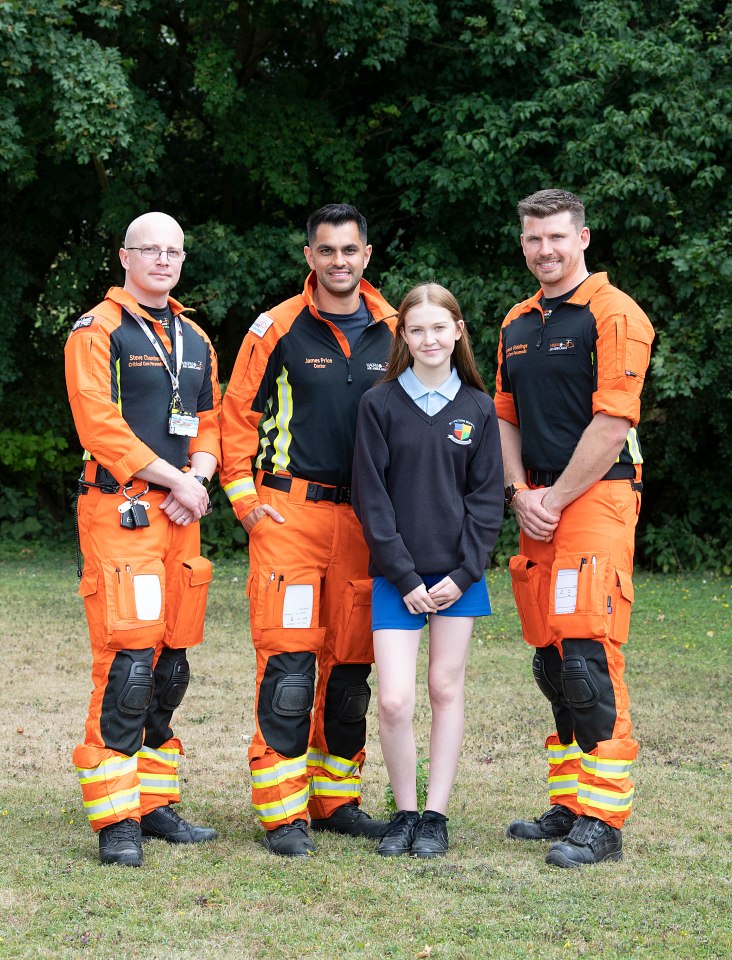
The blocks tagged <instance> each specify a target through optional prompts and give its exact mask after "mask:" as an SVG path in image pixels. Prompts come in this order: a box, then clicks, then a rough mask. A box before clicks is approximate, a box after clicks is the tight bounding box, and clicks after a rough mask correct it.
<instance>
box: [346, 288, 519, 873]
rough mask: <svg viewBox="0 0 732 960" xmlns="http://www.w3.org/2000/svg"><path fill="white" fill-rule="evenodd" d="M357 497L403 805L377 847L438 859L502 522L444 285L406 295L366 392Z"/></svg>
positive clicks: (461, 339)
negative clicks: (470, 656)
mask: <svg viewBox="0 0 732 960" xmlns="http://www.w3.org/2000/svg"><path fill="white" fill-rule="evenodd" d="M352 496H353V505H354V508H355V510H356V514H357V516H358V517H359V519H360V521H361V523H362V525H363V529H364V534H365V537H366V542H367V544H368V546H369V550H370V552H371V560H370V566H369V574H370V575H371V576H373V577H374V589H373V608H372V627H373V631H374V653H375V660H376V670H377V674H378V679H379V731H380V736H381V746H382V750H383V754H384V760H385V762H386V767H387V770H388V772H389V778H390V781H391V786H392V790H393V793H394V799H395V801H396V806H397V813H396V814H395V815H394V816H393V817H392V822H391V825H390V828H389V830H388V832H387V833H386V835H385V836H384V837H383V838H382V840H381V842H380V843H379V846H378V848H377V851H378V853H380V854H381V855H382V856H398V855H400V854H405V853H409V854H411V855H412V856H417V857H435V856H439V855H442V854H445V853H446V852H447V848H448V837H447V817H446V811H447V803H448V799H449V796H450V791H451V789H452V783H453V780H454V778H455V771H456V769H457V763H458V758H459V755H460V749H461V745H462V738H463V726H464V679H465V662H466V658H467V653H468V645H469V643H470V637H471V634H472V630H473V621H474V618H475V617H476V616H483V615H486V614H489V613H490V612H491V610H490V603H489V599H488V590H487V588H486V583H485V569H486V566H487V565H488V561H489V555H490V552H491V550H492V549H493V546H494V544H495V541H496V537H497V536H498V531H499V529H500V526H501V522H502V520H503V466H502V461H501V448H500V440H499V435H498V423H497V420H496V413H495V410H494V407H493V401H492V400H491V399H490V397H489V396H488V394H487V393H486V391H485V386H484V384H483V381H482V379H481V377H480V374H479V373H478V370H477V367H476V365H475V359H474V357H473V351H472V348H471V345H470V338H469V335H468V331H467V329H466V327H465V321H464V320H463V317H462V315H461V312H460V307H459V306H458V303H457V301H456V300H455V297H453V295H452V294H451V293H450V292H449V291H448V290H446V289H445V288H444V287H442V286H440V285H439V284H436V283H423V284H419V285H418V286H416V287H414V288H413V289H412V290H410V291H409V293H408V294H407V295H406V297H405V298H404V300H403V301H402V304H401V306H400V307H399V318H398V323H397V329H396V337H395V340H394V343H393V346H392V350H391V354H390V357H389V364H388V368H387V371H386V375H385V377H384V380H383V381H382V382H381V383H379V384H377V385H376V386H375V387H372V388H371V389H370V390H368V391H367V392H366V393H365V394H364V396H363V398H362V399H361V404H360V407H359V414H358V427H357V431H356V449H355V459H354V470H353V486H352ZM427 622H429V674H428V686H429V696H430V704H431V707H432V727H431V732H430V767H429V788H428V793H427V804H426V808H425V810H424V812H423V813H422V815H421V816H420V814H419V812H418V809H417V785H416V756H417V755H416V746H415V740H414V730H413V726H412V721H413V717H414V705H415V685H416V664H417V650H418V647H419V638H420V632H421V630H422V627H423V626H424V625H425V624H426V623H427Z"/></svg>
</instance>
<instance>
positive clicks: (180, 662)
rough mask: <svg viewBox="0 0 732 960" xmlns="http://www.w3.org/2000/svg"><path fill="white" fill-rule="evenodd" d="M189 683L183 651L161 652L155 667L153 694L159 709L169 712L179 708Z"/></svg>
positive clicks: (189, 672) (189, 671)
mask: <svg viewBox="0 0 732 960" xmlns="http://www.w3.org/2000/svg"><path fill="white" fill-rule="evenodd" d="M190 682H191V668H190V666H189V665H188V660H187V658H186V652H185V650H171V649H169V648H166V649H165V650H163V652H162V653H161V654H160V657H159V658H158V662H157V664H156V665H155V694H156V697H157V700H158V703H159V704H160V707H161V708H162V709H163V710H170V711H173V710H175V708H176V707H179V706H180V705H181V701H182V700H183V697H184V696H185V695H186V690H187V689H188V684H189V683H190Z"/></svg>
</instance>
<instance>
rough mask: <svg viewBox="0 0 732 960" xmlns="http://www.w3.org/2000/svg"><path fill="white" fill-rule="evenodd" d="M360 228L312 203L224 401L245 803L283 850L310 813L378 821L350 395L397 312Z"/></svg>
mask: <svg viewBox="0 0 732 960" xmlns="http://www.w3.org/2000/svg"><path fill="white" fill-rule="evenodd" d="M366 240H367V237H366V221H365V220H364V218H363V216H362V215H361V214H360V213H359V212H358V210H356V208H355V207H352V206H349V205H347V204H329V205H328V206H325V207H322V208H321V209H320V210H317V211H316V212H315V213H313V215H312V216H311V217H310V219H309V220H308V246H306V247H305V249H304V253H305V259H306V260H307V263H308V265H309V266H310V268H311V273H310V274H309V275H308V277H307V279H306V281H305V288H304V290H303V292H302V293H301V294H299V295H297V296H295V297H292V298H291V299H290V300H286V301H285V302H284V303H281V304H279V305H278V306H276V307H274V308H273V309H271V310H268V311H267V312H266V313H263V314H261V315H260V316H259V317H257V319H256V320H255V321H254V323H253V324H252V325H251V327H250V328H249V331H248V332H247V334H246V336H245V337H244V342H243V343H242V346H241V349H240V351H239V356H238V358H237V361H236V365H235V367H234V372H233V373H232V376H231V380H230V381H229V386H228V389H227V391H226V396H225V402H224V410H223V413H222V443H223V458H224V465H223V468H222V474H221V483H222V485H223V488H224V490H225V492H226V494H227V496H228V497H229V500H230V501H231V505H232V507H233V509H234V512H235V514H236V516H237V518H238V519H239V520H240V521H241V523H242V525H243V527H244V529H245V530H246V531H247V533H248V534H249V558H250V573H249V580H248V583H247V595H248V596H249V603H250V619H251V629H252V640H253V643H254V647H255V650H256V655H257V691H256V702H255V720H256V728H255V734H254V737H253V738H252V743H251V746H250V748H249V765H250V769H251V774H252V805H253V807H254V810H255V812H256V814H257V816H258V817H259V820H260V822H261V824H262V826H263V827H264V829H265V839H264V843H265V846H266V847H267V849H268V850H269V851H271V852H272V853H274V854H278V855H280V856H290V857H307V856H309V855H311V854H313V853H314V852H315V847H314V844H313V842H312V840H311V838H310V836H309V835H308V831H307V816H308V813H309V815H310V817H311V826H312V827H313V828H314V829H316V830H331V831H335V832H337V833H344V834H350V835H353V836H368V837H380V836H381V835H382V834H383V832H384V830H385V829H386V826H387V825H386V824H385V823H384V822H383V821H377V820H372V819H371V818H370V817H368V816H367V815H366V814H365V813H364V812H363V811H362V810H361V807H360V802H361V769H362V767H363V762H364V758H365V755H366V754H365V749H364V745H365V741H366V710H367V707H368V703H369V698H370V694H371V691H370V689H369V686H368V683H367V678H368V676H369V674H370V672H371V663H372V662H373V645H372V641H371V622H370V603H371V580H370V579H369V577H368V572H367V570H368V549H367V547H366V544H365V542H364V539H363V534H362V532H361V527H360V525H359V523H358V520H357V519H356V517H355V514H354V512H353V509H352V507H351V495H350V483H351V463H352V460H353V448H354V441H355V432H356V415H357V411H358V404H359V400H360V399H361V396H362V394H363V393H364V392H365V391H366V390H367V389H368V388H369V387H371V386H372V385H373V384H374V382H375V381H376V380H377V379H379V377H380V376H381V375H382V374H383V373H384V371H385V370H386V358H387V355H388V353H389V347H390V344H391V340H392V336H393V328H394V325H395V322H396V317H395V311H394V309H393V308H392V307H390V306H389V304H388V303H387V302H386V301H385V300H384V299H383V297H382V296H381V295H380V294H379V293H378V292H377V291H376V290H375V289H374V288H373V287H372V286H371V285H370V284H369V283H367V282H366V281H365V280H364V279H363V272H364V270H365V268H366V266H367V265H368V262H369V258H370V256H371V246H370V245H368V244H367V243H366ZM316 661H317V666H318V684H317V691H316V689H315V666H316Z"/></svg>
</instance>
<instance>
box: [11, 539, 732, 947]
mask: <svg viewBox="0 0 732 960" xmlns="http://www.w3.org/2000/svg"><path fill="white" fill-rule="evenodd" d="M0 577H1V581H2V586H1V588H0V617H1V620H0V626H1V629H2V651H3V655H2V670H1V671H0V699H1V700H2V703H3V704H4V707H5V709H4V711H3V724H2V729H1V730H0V750H1V751H2V753H1V756H2V763H1V764H0V771H1V779H0V782H1V784H2V786H1V787H0V814H2V815H1V816H0V857H1V860H2V865H3V870H2V876H0V956H3V957H13V958H31V957H33V958H47V957H48V958H59V960H66V958H76V957H84V956H88V957H95V958H97V957H99V958H120V957H122V958H125V960H138V958H140V960H142V958H144V960H158V958H160V960H171V958H173V960H189V958H191V960H198V958H213V960H228V958H239V960H265V958H266V960H291V958H298V957H307V958H311V957H313V958H314V957H333V958H338V960H356V958H381V957H385V958H405V960H406V958H413V957H417V956H418V954H420V952H424V951H423V948H424V947H425V945H427V946H429V947H431V951H430V952H429V956H430V957H431V958H432V960H474V958H483V957H495V958H499V960H504V958H505V960H514V958H516V960H518V958H521V960H524V958H536V960H539V958H541V960H560V958H561V960H564V958H568V957H576V956H580V957H588V958H590V957H592V958H593V960H595V958H597V957H602V958H609V960H625V958H653V960H655V958H667V957H668V958H670V957H674V958H678V960H686V958H720V960H721V958H726V957H728V956H730V955H732V921H731V919H730V902H731V897H730V873H731V870H730V867H731V861H732V856H731V853H730V851H731V849H732V845H731V844H730V840H731V839H732V837H731V836H730V823H731V822H732V788H731V786H730V771H732V734H731V732H730V704H731V703H732V696H731V695H730V688H729V680H730V672H731V671H730V659H731V658H730V643H729V641H730V638H731V637H732V630H730V625H731V620H730V604H732V583H730V581H729V579H727V580H723V579H716V578H713V577H707V578H704V577H697V576H694V577H689V578H688V579H685V580H680V579H676V578H671V577H665V578H662V577H653V578H651V577H647V576H642V575H641V576H638V577H637V586H636V592H637V603H636V611H635V613H634V620H633V624H632V640H631V643H630V644H629V645H628V648H627V660H628V677H629V685H630V689H631V696H632V700H633V704H634V711H633V716H634V721H635V732H636V735H637V738H638V740H639V741H640V743H641V756H640V759H639V763H638V764H637V768H636V771H635V774H634V776H635V780H636V789H637V793H636V797H637V800H636V808H635V811H634V814H633V817H632V818H631V820H630V822H629V824H628V827H627V829H626V830H625V832H624V839H625V848H626V854H625V859H624V860H623V861H622V862H621V863H617V864H612V865H606V866H602V867H599V868H591V869H587V870H583V871H577V872H570V871H559V870H555V869H552V868H550V867H547V866H546V865H545V864H544V862H543V856H544V853H545V848H543V847H541V846H540V845H537V846H533V845H530V844H529V845H522V844H517V843H512V842H510V841H508V840H506V839H505V837H504V829H505V824H506V822H507V821H508V820H510V819H512V818H513V817H514V816H517V815H534V814H537V813H539V812H541V811H542V810H543V809H544V808H545V805H546V801H545V794H544V790H543V777H544V760H543V756H542V751H541V744H542V743H543V739H544V737H545V735H546V733H547V732H548V730H547V724H548V717H549V711H548V705H547V704H546V703H545V701H544V700H543V699H542V697H541V695H540V694H539V692H538V690H537V689H536V687H535V686H534V684H533V681H532V679H531V671H530V660H531V652H530V650H529V648H528V647H526V645H525V644H523V642H522V641H521V640H520V639H519V631H518V622H517V618H516V615H515V611H514V607H513V601H512V597H511V591H510V585H509V582H508V578H507V575H506V573H505V571H501V572H496V573H492V574H491V577H490V583H491V595H492V599H493V605H494V609H495V610H496V614H495V615H494V616H493V617H491V618H490V619H487V620H484V621H482V623H481V625H480V628H479V630H478V631H477V633H476V637H475V640H474V645H473V650H472V653H471V659H470V665H469V672H468V688H467V730H466V738H465V748H464V751H463V758H462V762H461V766H460V770H459V774H458V780H457V783H456V787H455V793H454V799H453V803H452V807H451V811H450V817H451V819H450V843H451V849H450V853H449V855H448V856H447V857H446V858H445V859H444V860H440V861H436V862H421V861H414V860H410V859H405V858H399V859H395V860H391V859H382V858H380V857H378V856H376V855H375V854H374V852H373V844H372V843H370V842H369V841H365V840H351V839H348V838H343V837H337V836H329V835H318V836H317V843H318V855H317V857H315V858H313V859H312V860H309V861H307V862H305V863H302V862H288V861H283V860H279V859H275V858H273V857H271V856H270V855H268V854H267V853H266V852H265V851H264V849H263V848H262V847H261V844H260V843H259V837H260V833H259V828H258V826H257V823H256V820H255V818H254V817H253V815H252V813H251V811H250V809H249V802H248V783H249V778H248V772H247V769H246V746H247V742H248V738H249V736H251V733H252V692H253V690H252V686H253V675H254V657H253V654H252V651H251V647H250V643H249V639H248V630H247V625H246V610H245V598H244V580H245V578H244V570H243V567H242V566H241V565H239V564H236V563H226V564H220V565H218V566H217V568H216V571H215V580H214V584H213V586H212V591H211V598H210V604H209V616H208V621H207V642H206V643H205V644H204V645H203V646H201V647H199V648H196V649H195V650H193V651H192V652H191V654H190V659H191V666H192V673H193V681H192V683H191V686H190V688H189V691H188V694H187V696H186V698H185V700H184V702H183V704H182V706H181V708H180V710H179V711H178V716H177V724H176V730H177V732H178V733H179V734H180V735H181V736H182V738H183V741H184V743H185V746H186V751H187V754H188V760H187V761H186V762H185V764H184V766H183V779H184V803H183V804H182V805H181V812H182V813H184V814H185V815H188V816H190V817H191V819H193V820H199V821H200V822H205V823H211V824H212V825H214V826H215V827H216V828H217V830H218V831H219V839H218V840H217V841H216V842H215V843H214V844H211V845H208V846H204V847H199V848H195V849H181V848H174V847H168V846H166V845H165V844H162V843H158V842H155V843H152V844H149V845H147V846H146V849H145V867H144V868H143V869H142V870H119V869H109V868H103V867H101V866H100V865H99V864H98V861H97V844H96V838H95V837H94V836H93V835H92V833H91V831H90V830H89V828H88V826H87V825H86V823H85V820H84V816H83V813H82V809H81V802H80V798H79V792H78V787H77V783H76V777H75V774H74V771H73V769H72V766H71V762H70V753H71V750H72V748H73V746H74V745H75V743H76V742H77V741H78V740H79V739H80V737H81V735H82V730H83V722H84V716H85V711H86V705H87V698H88V694H89V690H90V681H89V655H88V641H87V635H86V625H85V621H84V615H83V607H82V602H81V600H80V599H79V598H77V597H76V596H75V595H74V587H75V568H74V564H73V559H72V558H71V557H70V556H69V557H53V556H51V557H49V556H39V555H37V554H36V553H35V552H34V551H30V552H28V553H26V554H24V555H23V554H20V553H19V552H17V549H16V552H15V553H14V552H13V551H12V550H10V549H9V548H6V549H5V550H4V553H3V554H2V559H0ZM422 679H423V680H424V670H423V671H422ZM374 706H375V697H374V698H373V701H372V706H371V718H370V754H369V760H368V761H367V767H366V777H365V787H364V806H365V809H367V810H368V811H369V812H370V813H372V814H377V815H378V814H381V815H385V814H386V805H385V799H384V795H385V788H386V775H385V770H384V767H383V763H382V759H381V754H380V751H379V747H378V736H377V731H376V723H375V714H374ZM428 721H429V708H428V703H427V700H426V694H425V690H424V683H423V684H422V686H421V689H420V700H419V708H418V737H419V741H420V747H421V749H420V754H421V755H426V753H427V736H428Z"/></svg>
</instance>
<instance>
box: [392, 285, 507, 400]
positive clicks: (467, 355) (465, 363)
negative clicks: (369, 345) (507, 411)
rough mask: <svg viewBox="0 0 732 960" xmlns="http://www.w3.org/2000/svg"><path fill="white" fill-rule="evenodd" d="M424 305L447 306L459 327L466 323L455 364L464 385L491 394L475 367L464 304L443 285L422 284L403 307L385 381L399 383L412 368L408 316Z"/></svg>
mask: <svg viewBox="0 0 732 960" xmlns="http://www.w3.org/2000/svg"><path fill="white" fill-rule="evenodd" d="M421 303H431V304H434V306H436V307H443V308H444V309H445V310H447V312H448V313H449V314H450V316H451V317H452V319H453V320H454V321H455V324H456V325H457V324H459V322H460V321H461V320H462V321H463V328H462V329H463V333H462V336H461V337H460V339H459V340H456V341H455V349H454V350H453V353H452V359H451V363H452V366H453V367H455V369H456V370H457V373H458V376H459V377H460V379H461V380H462V382H463V383H467V384H469V385H470V386H471V387H475V388H476V389H478V390H482V391H483V393H487V392H488V391H487V390H486V388H485V384H484V383H483V378H482V377H481V375H480V374H479V373H478V368H477V366H476V364H475V357H474V356H473V345H472V343H471V340H470V334H469V333H468V327H467V324H466V323H465V320H464V318H463V315H462V313H461V311H460V305H459V304H458V302H457V300H456V299H455V297H453V295H452V294H451V293H450V291H449V290H446V289H445V287H443V286H440V284H439V283H418V284H417V286H416V287H412V289H411V290H410V291H409V293H408V294H407V295H406V297H405V298H404V299H403V300H402V302H401V303H400V304H399V313H398V316H397V325H396V331H395V335H394V340H393V342H392V345H391V351H390V352H389V362H388V365H387V368H386V373H385V374H384V380H396V379H397V377H398V376H399V375H400V374H402V373H404V371H405V370H406V369H407V367H410V366H412V363H413V361H412V355H411V354H410V352H409V347H408V346H407V344H406V342H405V340H404V337H403V336H402V334H403V332H404V324H405V322H406V317H407V314H408V313H409V311H410V310H411V309H412V307H416V306H418V305H419V304H421Z"/></svg>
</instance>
